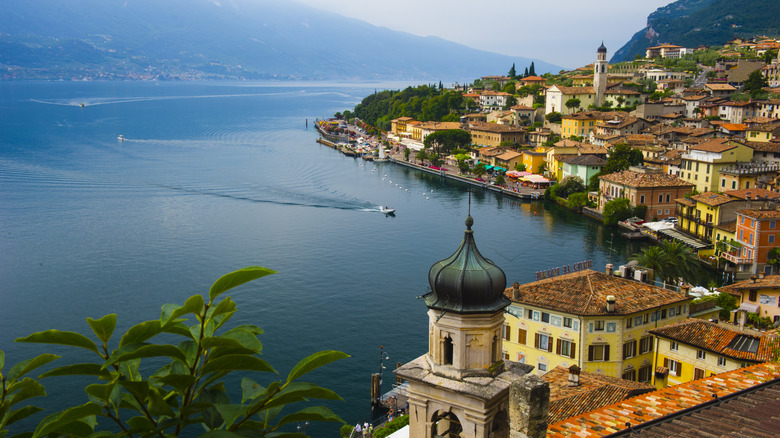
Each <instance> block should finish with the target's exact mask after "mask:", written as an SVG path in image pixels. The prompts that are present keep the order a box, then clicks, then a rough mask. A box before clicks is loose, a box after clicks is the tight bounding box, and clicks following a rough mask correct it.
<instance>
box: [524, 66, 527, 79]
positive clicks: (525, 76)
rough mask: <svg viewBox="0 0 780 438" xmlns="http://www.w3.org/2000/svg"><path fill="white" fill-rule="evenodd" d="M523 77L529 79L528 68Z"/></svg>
mask: <svg viewBox="0 0 780 438" xmlns="http://www.w3.org/2000/svg"><path fill="white" fill-rule="evenodd" d="M523 77H524V78H527V77H528V67H526V68H525V71H524V72H523Z"/></svg>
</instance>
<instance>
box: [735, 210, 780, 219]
mask: <svg viewBox="0 0 780 438" xmlns="http://www.w3.org/2000/svg"><path fill="white" fill-rule="evenodd" d="M737 213H738V214H741V215H743V216H748V217H752V218H753V219H758V220H761V219H776V218H779V217H780V211H777V210H737Z"/></svg>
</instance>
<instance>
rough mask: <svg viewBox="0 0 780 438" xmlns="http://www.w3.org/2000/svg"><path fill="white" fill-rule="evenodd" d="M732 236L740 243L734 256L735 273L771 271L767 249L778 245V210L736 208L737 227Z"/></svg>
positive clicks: (779, 241)
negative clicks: (736, 254) (737, 255)
mask: <svg viewBox="0 0 780 438" xmlns="http://www.w3.org/2000/svg"><path fill="white" fill-rule="evenodd" d="M734 237H735V239H736V241H737V242H739V244H740V245H742V248H741V251H740V253H739V257H737V258H735V260H734V261H735V262H736V265H737V275H739V273H740V272H743V273H744V272H750V273H752V274H757V273H758V272H764V273H767V274H770V273H772V265H770V264H769V263H768V261H769V257H768V253H769V250H770V249H772V248H776V247H778V246H780V239H779V238H778V237H780V211H777V210H760V209H749V210H737V228H736V231H735V234H734Z"/></svg>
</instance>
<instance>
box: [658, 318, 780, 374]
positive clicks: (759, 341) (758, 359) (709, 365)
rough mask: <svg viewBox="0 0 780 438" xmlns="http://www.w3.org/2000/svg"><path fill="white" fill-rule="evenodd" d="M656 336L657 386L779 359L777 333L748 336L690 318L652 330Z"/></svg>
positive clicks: (756, 333) (747, 334) (754, 333)
mask: <svg viewBox="0 0 780 438" xmlns="http://www.w3.org/2000/svg"><path fill="white" fill-rule="evenodd" d="M650 333H652V334H653V335H655V337H656V340H655V343H656V344H655V350H656V352H657V354H656V363H655V366H654V367H653V368H655V369H656V371H657V372H656V373H655V376H654V377H655V379H654V382H653V384H654V385H655V387H656V388H658V389H661V388H665V387H667V386H673V385H679V384H680V383H686V382H690V381H691V380H698V379H702V378H704V377H709V376H711V375H713V374H720V373H723V372H726V371H731V370H735V369H738V368H742V367H745V366H748V365H753V364H757V363H762V362H766V361H768V360H771V359H772V357H773V356H776V352H773V351H772V350H773V349H774V346H775V344H776V340H775V339H776V338H775V335H774V334H771V335H767V334H763V335H762V334H760V333H758V332H753V333H746V332H741V331H739V330H736V329H731V328H729V327H727V326H725V325H724V324H715V323H712V322H709V321H704V320H701V319H689V320H686V321H682V322H680V323H677V324H672V325H667V326H665V327H659V328H657V329H653V330H651V331H650Z"/></svg>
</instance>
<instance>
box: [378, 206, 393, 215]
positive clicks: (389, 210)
mask: <svg viewBox="0 0 780 438" xmlns="http://www.w3.org/2000/svg"><path fill="white" fill-rule="evenodd" d="M379 212H380V213H384V214H392V213H395V209H394V208H390V207H387V206H385V207H379Z"/></svg>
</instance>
